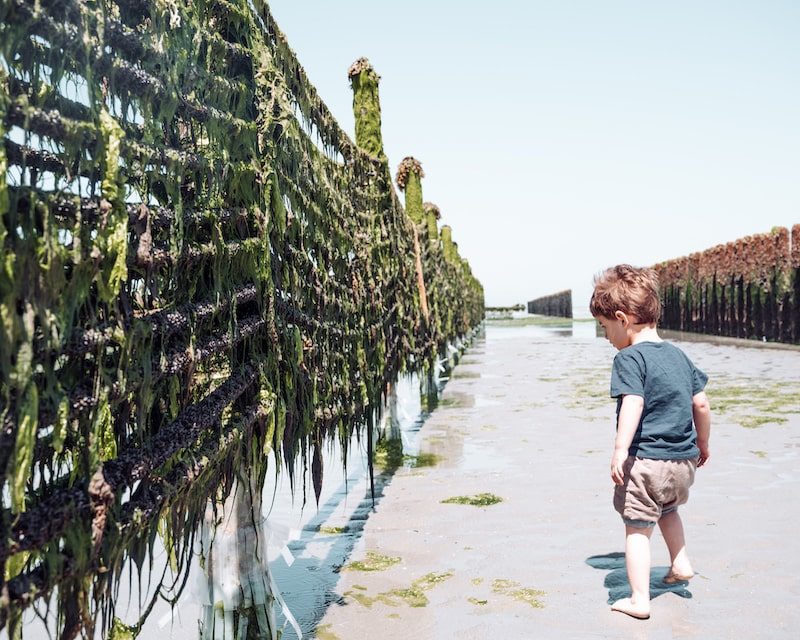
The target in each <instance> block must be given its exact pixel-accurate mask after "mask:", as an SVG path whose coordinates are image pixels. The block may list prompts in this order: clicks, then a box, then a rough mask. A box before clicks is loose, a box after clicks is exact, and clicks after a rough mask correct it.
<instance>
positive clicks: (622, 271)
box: [589, 264, 661, 324]
mask: <svg viewBox="0 0 800 640" xmlns="http://www.w3.org/2000/svg"><path fill="white" fill-rule="evenodd" d="M589 311H590V312H591V313H592V315H593V316H594V317H595V318H596V317H597V316H605V317H606V318H613V317H614V314H615V313H616V312H617V311H622V312H623V313H626V314H628V315H631V316H633V317H635V318H636V321H637V322H640V323H644V324H650V323H654V322H658V320H659V318H660V317H661V297H660V296H659V294H658V274H657V273H656V272H655V271H654V270H653V269H649V268H647V267H643V268H641V269H637V268H636V267H632V266H631V265H629V264H618V265H617V266H616V267H611V268H610V269H606V270H605V271H603V272H602V273H601V274H599V275H597V276H595V278H594V293H593V294H592V300H591V302H589Z"/></svg>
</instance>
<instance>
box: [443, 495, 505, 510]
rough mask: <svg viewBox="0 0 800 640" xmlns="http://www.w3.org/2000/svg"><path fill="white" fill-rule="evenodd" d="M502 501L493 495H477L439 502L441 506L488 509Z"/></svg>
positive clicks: (456, 497) (454, 497) (455, 497)
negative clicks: (465, 506) (465, 505)
mask: <svg viewBox="0 0 800 640" xmlns="http://www.w3.org/2000/svg"><path fill="white" fill-rule="evenodd" d="M502 501H503V499H502V498H501V497H500V496H496V495H495V494H493V493H478V494H476V495H474V496H453V497H452V498H447V499H446V500H441V501H440V502H441V503H442V504H468V505H472V506H473V507H488V506H491V505H493V504H498V503H500V502H502Z"/></svg>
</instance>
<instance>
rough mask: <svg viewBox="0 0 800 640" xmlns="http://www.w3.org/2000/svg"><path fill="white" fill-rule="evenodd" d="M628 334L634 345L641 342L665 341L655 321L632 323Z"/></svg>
mask: <svg viewBox="0 0 800 640" xmlns="http://www.w3.org/2000/svg"><path fill="white" fill-rule="evenodd" d="M628 335H629V336H630V339H631V344H632V345H633V344H638V343H640V342H663V340H662V339H661V336H659V335H658V329H657V328H656V325H655V323H653V324H634V325H631V326H630V328H629V329H628Z"/></svg>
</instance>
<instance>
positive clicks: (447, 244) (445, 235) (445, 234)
mask: <svg viewBox="0 0 800 640" xmlns="http://www.w3.org/2000/svg"><path fill="white" fill-rule="evenodd" d="M441 237H442V252H443V253H444V259H445V260H447V261H448V262H452V261H453V258H454V257H455V247H454V246H453V230H452V229H451V228H450V226H449V225H443V226H442V230H441Z"/></svg>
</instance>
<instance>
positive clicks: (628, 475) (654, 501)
mask: <svg viewBox="0 0 800 640" xmlns="http://www.w3.org/2000/svg"><path fill="white" fill-rule="evenodd" d="M622 469H623V471H624V474H625V476H624V477H625V480H624V482H623V483H622V484H621V485H617V486H616V487H615V488H614V508H615V509H616V510H617V511H618V512H619V514H620V515H621V516H622V521H623V522H624V523H625V524H626V525H628V526H630V527H642V528H644V527H654V526H655V525H656V523H657V522H658V521H659V519H660V518H661V516H662V515H664V514H666V513H669V512H670V511H675V509H677V508H678V507H679V506H680V505H682V504H685V503H686V501H687V500H688V499H689V487H691V486H692V484H693V483H694V473H695V470H696V469H697V458H692V459H690V460H653V459H650V458H636V457H634V456H631V457H629V458H628V459H627V460H626V461H625V464H624V465H623V467H622Z"/></svg>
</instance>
